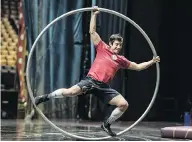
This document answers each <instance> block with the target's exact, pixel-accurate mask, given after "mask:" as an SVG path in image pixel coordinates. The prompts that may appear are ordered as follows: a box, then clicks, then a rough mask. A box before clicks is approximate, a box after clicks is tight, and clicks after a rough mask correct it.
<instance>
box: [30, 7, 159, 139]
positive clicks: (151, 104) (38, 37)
mask: <svg viewBox="0 0 192 142" xmlns="http://www.w3.org/2000/svg"><path fill="white" fill-rule="evenodd" d="M91 10H93V8H92V7H87V8H81V9H77V10H72V11H70V12H67V13H65V14H63V15H61V16H59V17H57V18H56V19H54V20H53V21H52V22H50V23H49V24H48V25H47V26H46V27H45V28H44V29H43V30H42V31H41V33H40V34H39V35H38V36H37V38H36V40H35V42H34V43H33V45H32V48H31V51H30V53H29V56H28V61H27V69H26V80H27V87H28V91H29V96H30V98H31V101H32V103H33V105H34V107H35V109H36V110H37V112H38V113H39V114H40V115H41V117H42V118H43V119H44V120H45V121H46V122H47V123H49V124H50V125H51V126H52V127H53V128H55V129H56V130H58V131H59V132H61V133H62V134H65V135H68V136H70V137H73V138H77V139H82V140H105V139H108V138H111V136H106V137H100V138H87V137H82V136H77V135H74V134H71V133H69V132H66V131H64V130H62V129H61V128H59V127H57V126H56V125H55V124H53V123H52V122H51V121H50V120H49V119H48V118H47V117H46V116H45V115H44V114H43V113H42V112H41V110H40V109H39V108H38V107H37V106H36V105H35V99H34V97H33V92H32V90H31V84H30V81H29V65H30V63H31V57H32V54H33V52H34V50H35V46H36V44H37V42H38V41H39V39H40V37H41V36H42V35H43V34H44V33H45V31H46V30H47V29H48V28H49V27H51V26H52V25H53V24H55V23H56V22H57V21H59V20H61V19H62V18H65V17H67V16H69V15H72V14H75V13H78V12H85V11H91ZM99 10H100V11H101V12H106V13H110V14H113V15H116V16H119V17H121V18H123V19H124V20H126V21H128V22H129V23H131V24H132V25H133V26H134V27H135V28H137V29H138V30H139V31H140V33H141V34H142V35H143V36H144V38H145V39H146V40H147V42H148V44H149V46H150V48H151V50H152V52H153V56H157V54H156V51H155V48H154V46H153V44H152V42H151V40H150V39H149V37H148V36H147V34H146V33H145V32H144V31H143V29H141V27H139V25H137V24H136V23H135V22H134V21H132V20H131V19H130V18H128V17H126V16H125V15H123V14H121V13H118V12H116V11H113V10H109V9H105V8H99ZM156 70H157V77H156V86H155V91H154V94H153V97H152V100H151V102H150V103H149V106H148V107H147V109H146V110H145V112H144V113H143V114H142V115H141V117H140V118H139V119H138V120H137V121H135V123H133V124H132V125H131V126H130V127H128V128H126V129H125V130H123V131H121V132H119V133H118V134H117V136H119V135H122V134H124V133H126V132H128V131H129V130H130V129H132V128H133V127H134V126H135V125H137V124H138V123H139V122H140V121H141V120H142V119H143V118H144V117H145V116H146V115H147V113H148V112H149V110H150V109H151V107H152V106H153V104H154V101H155V98H156V96H157V92H158V88H159V81H160V68H159V64H158V63H156Z"/></svg>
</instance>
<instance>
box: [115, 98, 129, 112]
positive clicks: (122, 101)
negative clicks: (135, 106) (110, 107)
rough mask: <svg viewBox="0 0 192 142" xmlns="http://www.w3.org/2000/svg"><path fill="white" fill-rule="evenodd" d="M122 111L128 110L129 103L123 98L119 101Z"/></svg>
mask: <svg viewBox="0 0 192 142" xmlns="http://www.w3.org/2000/svg"><path fill="white" fill-rule="evenodd" d="M117 106H118V107H119V108H120V109H121V110H122V111H125V110H127V108H128V106H129V104H128V102H127V101H126V100H124V99H122V100H120V101H119V103H118V105H117Z"/></svg>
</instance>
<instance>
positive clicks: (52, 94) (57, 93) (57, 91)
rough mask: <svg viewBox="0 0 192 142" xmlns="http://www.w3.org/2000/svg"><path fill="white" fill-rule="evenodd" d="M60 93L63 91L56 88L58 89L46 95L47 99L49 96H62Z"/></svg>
mask: <svg viewBox="0 0 192 142" xmlns="http://www.w3.org/2000/svg"><path fill="white" fill-rule="evenodd" d="M62 93H63V90H61V89H58V90H56V91H54V92H52V93H50V94H48V96H47V97H48V98H49V99H50V98H63V95H62Z"/></svg>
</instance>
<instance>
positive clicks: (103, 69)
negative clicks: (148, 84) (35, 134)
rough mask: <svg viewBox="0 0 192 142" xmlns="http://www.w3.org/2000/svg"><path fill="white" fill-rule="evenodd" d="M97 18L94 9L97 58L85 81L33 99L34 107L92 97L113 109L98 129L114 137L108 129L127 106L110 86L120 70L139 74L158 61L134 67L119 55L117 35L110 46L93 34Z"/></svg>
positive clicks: (113, 37) (154, 60) (93, 21)
mask: <svg viewBox="0 0 192 142" xmlns="http://www.w3.org/2000/svg"><path fill="white" fill-rule="evenodd" d="M98 14H99V9H98V7H94V11H93V15H92V17H91V21H90V37H91V40H92V41H93V44H94V45H95V48H96V51H97V54H96V57H95V60H94V63H93V64H92V66H91V69H90V70H89V72H88V74H87V77H86V78H85V79H83V80H81V81H80V82H79V83H77V84H76V85H74V86H72V87H71V88H61V89H58V90H56V91H54V92H52V93H50V94H46V95H42V96H37V97H36V98H35V103H36V105H38V104H40V103H42V102H45V101H48V100H50V98H59V97H63V96H70V97H72V96H77V95H82V94H90V93H91V94H94V95H96V96H97V97H98V98H99V99H100V100H101V101H103V102H104V103H106V104H110V105H115V106H116V108H115V109H114V110H113V112H112V113H111V115H110V116H109V117H108V118H107V119H106V120H104V122H103V124H102V125H101V128H102V129H103V130H104V131H105V132H107V133H108V134H109V135H111V136H116V134H115V133H114V132H113V131H112V130H111V128H110V126H111V124H112V123H113V122H115V121H116V120H117V119H118V118H119V117H121V116H122V114H123V113H124V112H125V111H126V110H127V108H128V102H127V101H126V100H125V99H124V97H123V96H122V95H121V94H120V93H119V92H117V91H116V90H114V89H112V88H111V87H110V86H109V82H110V81H111V80H112V79H113V77H114V76H115V74H116V72H117V71H118V70H119V69H131V70H136V71H141V70H144V69H147V68H148V67H150V66H152V65H153V64H155V63H156V62H160V58H159V57H158V56H157V57H154V58H153V59H152V60H150V61H148V62H143V63H140V64H137V63H135V62H132V61H129V60H128V59H126V58H125V57H124V56H121V55H119V52H120V51H121V48H122V44H123V38H122V37H121V36H120V35H119V34H113V35H111V36H110V38H109V45H107V44H106V43H105V42H104V41H102V39H101V38H100V36H99V35H98V33H97V32H96V17H97V15H98Z"/></svg>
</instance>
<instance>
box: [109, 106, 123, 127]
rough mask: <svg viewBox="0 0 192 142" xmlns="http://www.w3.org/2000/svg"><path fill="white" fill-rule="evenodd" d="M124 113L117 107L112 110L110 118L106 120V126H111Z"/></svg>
mask: <svg viewBox="0 0 192 142" xmlns="http://www.w3.org/2000/svg"><path fill="white" fill-rule="evenodd" d="M123 113H124V111H121V110H120V108H119V107H117V108H116V109H114V110H113V112H112V113H111V115H110V117H109V118H108V119H107V121H106V124H112V123H113V122H114V121H115V120H117V119H118V118H119V117H120V116H121V115H122V114H123Z"/></svg>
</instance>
